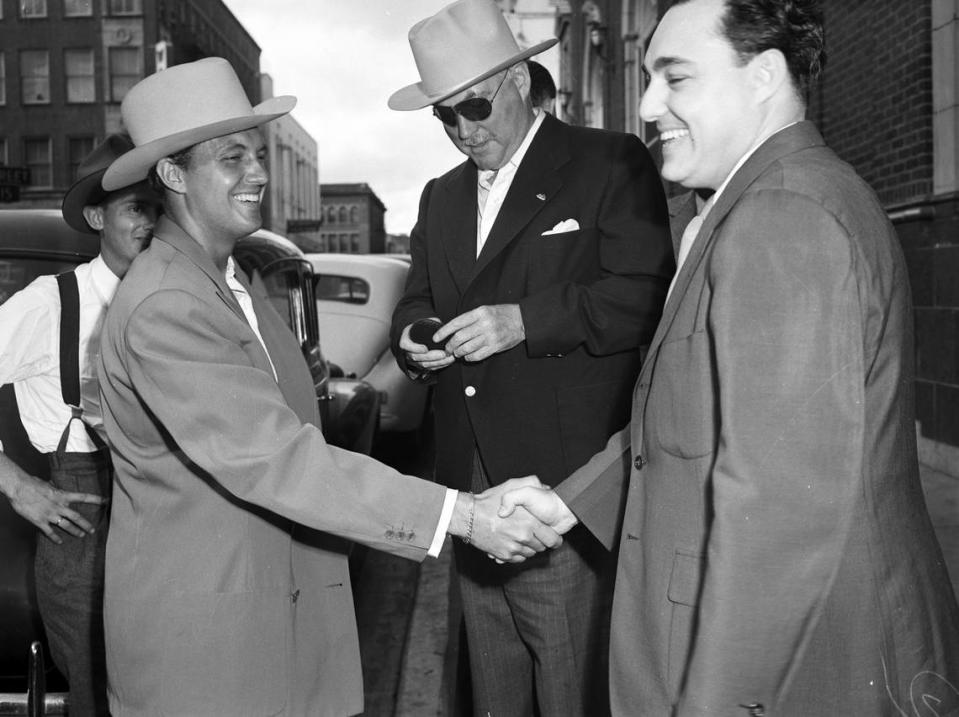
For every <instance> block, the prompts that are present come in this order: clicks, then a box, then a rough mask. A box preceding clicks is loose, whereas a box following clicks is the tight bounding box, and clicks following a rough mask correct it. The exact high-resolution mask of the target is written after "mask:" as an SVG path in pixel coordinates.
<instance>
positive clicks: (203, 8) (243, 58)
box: [0, 0, 319, 233]
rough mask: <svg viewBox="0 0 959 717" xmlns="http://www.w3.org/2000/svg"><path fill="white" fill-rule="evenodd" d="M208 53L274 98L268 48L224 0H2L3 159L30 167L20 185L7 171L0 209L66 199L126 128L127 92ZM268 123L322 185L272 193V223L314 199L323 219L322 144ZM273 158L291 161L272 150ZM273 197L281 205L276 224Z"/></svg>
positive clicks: (253, 91) (275, 143)
mask: <svg viewBox="0 0 959 717" xmlns="http://www.w3.org/2000/svg"><path fill="white" fill-rule="evenodd" d="M209 56H219V57H224V58H226V59H227V60H229V62H230V63H231V64H232V65H233V67H234V69H235V70H236V72H237V75H238V77H239V78H240V82H241V83H242V85H243V87H244V89H245V90H246V92H247V95H248V96H249V98H250V101H251V102H252V103H253V104H257V103H259V102H260V101H262V99H264V98H265V97H266V96H268V95H264V94H263V93H264V90H266V91H267V92H269V91H270V90H269V88H270V86H271V85H270V83H269V81H268V79H266V80H265V79H264V78H263V77H261V75H260V48H259V46H258V45H257V44H256V42H255V41H254V40H253V38H252V37H251V36H250V34H249V33H248V32H247V31H246V29H245V28H244V27H243V26H242V25H241V24H240V22H239V21H238V20H237V19H236V17H235V16H234V15H233V13H232V12H230V10H229V8H227V6H226V5H225V4H224V3H223V2H222V0H0V165H7V166H8V167H13V168H25V169H28V170H29V173H28V174H29V181H28V182H24V183H23V186H17V187H16V188H12V187H10V186H7V187H3V186H2V185H3V184H4V182H9V180H11V176H9V175H13V179H18V178H20V177H18V174H20V173H17V172H5V173H4V172H0V200H4V202H5V203H4V204H0V208H3V207H17V206H20V207H23V206H39V207H56V206H59V203H60V201H61V199H62V197H63V194H64V192H65V191H66V189H67V188H68V187H69V186H70V185H71V184H72V183H73V180H74V178H75V176H76V169H77V166H78V165H79V163H80V160H81V159H82V158H83V157H84V156H85V155H86V154H88V153H89V152H90V150H92V149H93V147H94V146H95V145H96V144H97V143H98V142H99V141H101V140H102V139H103V138H104V137H105V136H106V135H107V134H109V133H111V132H117V131H119V130H121V129H122V127H121V121H120V102H121V100H122V99H123V97H124V96H125V95H126V92H127V90H129V88H130V87H132V86H133V85H134V84H136V83H137V82H138V81H139V80H140V79H142V78H143V77H145V76H146V75H147V74H150V73H152V72H156V71H157V70H159V69H163V68H164V67H168V66H170V65H175V64H180V63H183V62H191V61H193V60H197V59H200V58H202V57H209ZM290 122H293V120H292V118H290V120H289V122H288V123H287V124H288V125H289V124H290ZM294 124H295V123H294ZM291 127H292V125H291ZM286 130H289V131H286ZM266 131H267V137H268V140H269V144H270V147H271V150H275V149H276V148H279V147H283V148H303V149H304V151H303V154H302V156H297V157H295V158H294V159H293V160H290V161H292V163H293V166H294V170H295V171H297V172H299V171H300V169H302V168H303V167H304V166H307V167H312V170H313V175H312V185H314V186H313V187H312V188H311V189H309V190H308V191H304V193H303V195H302V196H290V197H286V196H285V195H277V193H276V192H275V191H274V192H273V194H272V195H271V196H268V198H267V201H266V202H265V203H264V220H265V225H266V226H267V227H268V228H270V229H273V230H274V231H279V232H281V233H282V232H285V230H286V219H287V214H286V212H287V211H292V212H294V213H296V212H298V211H299V210H300V208H301V207H306V209H304V210H303V212H304V214H305V213H309V212H312V215H313V216H312V218H314V219H317V220H318V219H319V217H318V215H317V213H316V212H317V210H318V203H319V197H318V195H317V196H316V199H315V200H313V199H312V198H311V195H309V192H312V194H313V195H316V194H317V191H316V185H317V183H318V179H317V174H316V171H315V168H316V143H315V142H313V140H312V139H308V140H307V141H300V139H297V140H296V141H293V140H290V139H289V137H292V136H294V135H295V136H296V137H297V138H302V135H305V133H304V132H303V131H302V129H299V130H297V127H292V129H290V127H287V128H286V129H285V130H281V129H277V128H274V127H271V126H270V125H267V128H266ZM276 132H282V136H283V139H275V138H274V134H275V133H276ZM306 137H307V138H308V135H306ZM311 142H312V146H311V145H310V143H311ZM270 159H271V165H272V164H273V163H275V162H276V161H277V160H280V165H279V166H286V165H288V164H290V161H288V160H287V159H284V158H283V157H277V156H274V154H273V152H272V151H271V156H270ZM284 163H286V164H284ZM4 175H7V176H4ZM24 179H25V177H24ZM306 183H307V182H306V180H305V179H304V180H303V181H297V182H293V181H290V182H288V183H286V184H284V185H283V186H284V187H286V188H288V189H290V188H296V189H299V188H300V187H303V186H305V184H306ZM16 195H19V199H18V201H13V202H11V201H10V200H11V199H14V198H15V196H16ZM311 202H312V204H311ZM273 204H276V205H277V207H278V208H279V209H280V210H281V211H280V212H279V214H280V215H281V216H280V217H279V218H278V221H277V222H274V221H273V220H272V217H271V205H273ZM296 218H302V217H301V216H299V215H298V216H297V217H296Z"/></svg>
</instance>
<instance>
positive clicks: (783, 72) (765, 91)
mask: <svg viewBox="0 0 959 717" xmlns="http://www.w3.org/2000/svg"><path fill="white" fill-rule="evenodd" d="M749 64H750V66H751V68H752V79H753V83H754V87H755V89H756V100H757V101H758V102H760V103H761V102H765V101H766V100H768V99H769V98H771V97H774V96H775V95H776V94H777V93H778V92H780V91H781V90H782V89H783V88H784V86H786V85H788V84H789V83H790V75H789V64H788V63H787V62H786V57H785V56H784V55H783V53H782V52H781V51H780V50H776V49H771V50H764V51H763V52H760V53H759V54H757V55H755V56H754V57H753V59H752V60H750V63H749Z"/></svg>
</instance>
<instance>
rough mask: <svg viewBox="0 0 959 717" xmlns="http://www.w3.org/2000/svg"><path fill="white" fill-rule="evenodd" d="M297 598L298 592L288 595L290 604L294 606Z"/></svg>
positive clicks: (298, 596)
mask: <svg viewBox="0 0 959 717" xmlns="http://www.w3.org/2000/svg"><path fill="white" fill-rule="evenodd" d="M299 598H300V591H299V590H294V591H293V592H291V593H290V602H292V603H293V604H294V605H295V604H296V601H297V600H299Z"/></svg>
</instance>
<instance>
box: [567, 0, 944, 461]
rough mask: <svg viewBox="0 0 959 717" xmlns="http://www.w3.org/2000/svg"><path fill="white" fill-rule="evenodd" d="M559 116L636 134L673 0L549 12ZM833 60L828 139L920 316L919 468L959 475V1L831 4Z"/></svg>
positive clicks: (823, 86)
mask: <svg viewBox="0 0 959 717" xmlns="http://www.w3.org/2000/svg"><path fill="white" fill-rule="evenodd" d="M553 1H554V3H555V4H556V6H557V8H558V11H559V17H558V20H557V35H558V36H559V37H560V42H561V45H560V47H561V51H560V81H559V83H558V84H559V86H560V87H559V102H558V112H559V114H560V116H561V117H563V118H564V119H566V120H567V121H570V122H573V123H576V124H585V125H592V126H601V127H607V128H610V129H618V130H625V131H629V132H633V133H635V134H637V135H639V136H640V137H642V138H643V139H644V140H645V141H646V143H647V145H648V146H649V147H650V149H651V150H652V151H653V154H654V155H655V154H657V144H658V142H657V137H656V131H655V127H652V126H647V125H644V123H643V122H642V120H641V119H640V118H639V117H638V112H637V110H638V106H639V99H640V97H641V96H642V92H643V76H642V72H641V71H640V68H641V66H642V59H643V52H644V50H645V48H646V46H647V44H648V42H649V38H650V37H651V35H652V32H653V30H654V29H655V25H656V22H657V20H658V18H659V17H661V16H662V14H663V13H664V12H665V11H666V9H667V8H668V7H669V5H670V4H671V3H670V2H669V0H553ZM822 7H823V10H824V13H825V21H826V49H827V53H828V61H827V64H826V69H825V73H824V75H823V78H822V81H821V82H820V83H819V85H818V86H817V87H816V88H814V90H813V93H812V95H811V97H810V98H809V102H810V104H809V117H810V119H812V120H813V121H815V122H816V124H817V125H818V126H819V128H820V130H821V131H822V133H823V135H824V136H825V138H826V141H827V142H828V143H829V145H830V146H831V147H832V148H833V149H834V150H835V151H836V152H837V153H838V154H839V156H841V157H842V158H843V159H845V160H847V161H848V162H850V163H851V164H852V165H853V166H854V167H855V168H856V170H857V171H858V172H859V173H860V174H861V175H862V176H863V177H864V178H865V179H866V180H867V181H868V182H869V183H870V184H871V185H872V186H873V188H874V189H875V190H876V192H877V194H878V195H879V197H880V200H881V201H882V203H883V205H884V206H885V208H886V210H887V212H888V213H889V216H890V218H891V219H892V220H893V222H894V224H895V226H896V229H897V231H898V233H899V237H900V240H901V241H902V245H903V250H904V252H905V255H906V261H907V263H908V266H909V271H910V278H911V281H912V291H913V300H914V304H915V316H916V356H917V384H916V389H917V390H916V399H917V406H916V412H917V418H918V420H919V424H920V451H921V455H922V459H923V462H925V463H927V464H929V465H932V466H933V467H936V468H938V469H940V470H943V471H944V472H947V473H950V474H952V475H959V0H910V2H905V3H904V2H901V1H900V0H872V1H871V2H865V1H864V0H822Z"/></svg>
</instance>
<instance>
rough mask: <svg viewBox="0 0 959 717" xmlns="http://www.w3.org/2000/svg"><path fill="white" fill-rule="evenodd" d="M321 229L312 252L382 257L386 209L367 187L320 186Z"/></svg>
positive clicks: (363, 183)
mask: <svg viewBox="0 0 959 717" xmlns="http://www.w3.org/2000/svg"><path fill="white" fill-rule="evenodd" d="M320 197H321V205H322V212H323V227H322V230H321V231H320V240H319V245H318V246H317V247H316V248H315V249H313V251H321V252H342V253H346V254H382V253H383V252H384V251H386V228H385V225H384V222H383V215H384V214H385V213H386V207H385V206H384V204H383V202H382V201H380V198H379V197H378V196H376V193H375V192H374V191H373V190H372V188H371V187H370V185H369V184H366V183H365V182H361V183H354V184H349V183H347V184H342V183H341V184H325V183H324V184H321V185H320Z"/></svg>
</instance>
